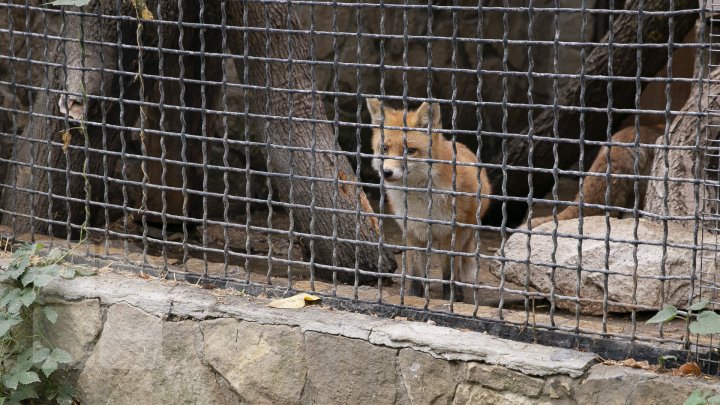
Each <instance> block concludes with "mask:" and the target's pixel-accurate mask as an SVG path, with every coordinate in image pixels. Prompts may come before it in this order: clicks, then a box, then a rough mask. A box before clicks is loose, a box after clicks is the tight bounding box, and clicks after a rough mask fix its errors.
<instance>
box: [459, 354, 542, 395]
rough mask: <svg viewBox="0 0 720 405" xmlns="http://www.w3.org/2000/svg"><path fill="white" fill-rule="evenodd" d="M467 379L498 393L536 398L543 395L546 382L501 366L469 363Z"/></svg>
mask: <svg viewBox="0 0 720 405" xmlns="http://www.w3.org/2000/svg"><path fill="white" fill-rule="evenodd" d="M465 376H466V379H467V380H468V381H471V382H476V383H479V384H480V385H483V386H485V387H488V388H492V389H494V390H497V391H510V392H514V393H517V394H520V395H524V396H528V397H532V398H536V397H538V396H539V395H540V393H542V389H543V384H544V381H543V380H542V379H540V378H534V377H529V376H527V375H524V374H522V373H518V372H516V371H512V370H508V369H506V368H504V367H501V366H495V365H488V364H479V363H468V364H467V367H466V373H465Z"/></svg>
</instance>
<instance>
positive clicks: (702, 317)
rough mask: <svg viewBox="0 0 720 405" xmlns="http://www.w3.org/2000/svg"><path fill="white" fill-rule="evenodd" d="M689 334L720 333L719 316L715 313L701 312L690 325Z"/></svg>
mask: <svg viewBox="0 0 720 405" xmlns="http://www.w3.org/2000/svg"><path fill="white" fill-rule="evenodd" d="M690 333H695V334H698V335H712V334H715V333H720V315H718V314H717V313H715V311H703V312H701V313H699V314H698V316H697V320H696V321H693V322H692V323H691V324H690Z"/></svg>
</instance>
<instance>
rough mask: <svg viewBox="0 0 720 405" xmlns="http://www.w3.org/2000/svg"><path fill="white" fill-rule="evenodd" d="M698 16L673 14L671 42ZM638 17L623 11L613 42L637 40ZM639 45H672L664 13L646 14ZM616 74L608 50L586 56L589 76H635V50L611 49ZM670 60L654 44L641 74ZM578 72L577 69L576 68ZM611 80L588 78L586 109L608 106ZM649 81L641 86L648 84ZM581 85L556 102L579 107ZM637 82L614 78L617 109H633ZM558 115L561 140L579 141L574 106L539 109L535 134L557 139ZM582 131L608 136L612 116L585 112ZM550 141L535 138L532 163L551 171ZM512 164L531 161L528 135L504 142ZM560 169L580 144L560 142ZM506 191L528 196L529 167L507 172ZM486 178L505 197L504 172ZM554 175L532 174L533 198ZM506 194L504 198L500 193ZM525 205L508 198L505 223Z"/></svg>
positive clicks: (658, 6) (496, 210) (656, 3)
mask: <svg viewBox="0 0 720 405" xmlns="http://www.w3.org/2000/svg"><path fill="white" fill-rule="evenodd" d="M638 3H639V1H638V0H631V1H628V2H627V3H626V4H625V9H626V10H637V9H638ZM669 4H670V2H667V1H661V0H647V1H644V8H643V10H644V11H667V10H668V8H669ZM674 4H675V7H674V8H675V9H676V10H683V9H693V8H697V7H698V2H697V1H696V0H681V1H675V2H674ZM696 19H697V14H695V13H689V14H684V15H682V16H675V17H673V19H672V21H673V24H674V30H673V40H674V41H681V40H682V39H683V38H684V37H685V35H686V34H687V33H688V32H689V30H690V29H692V27H693V24H694V22H695V20H696ZM637 24H638V17H637V15H635V14H623V15H619V16H617V15H616V16H615V18H614V22H613V25H612V31H613V43H638V42H639V41H638V37H637V27H638V25H637ZM642 34H643V35H642V40H641V43H658V44H663V43H668V40H669V34H670V29H669V26H668V17H665V16H644V20H643V33H642ZM608 40H609V34H608V35H606V36H605V39H604V42H608ZM612 54H613V59H612V72H609V70H608V60H609V54H608V48H607V47H599V48H595V49H593V50H592V52H590V54H589V55H588V57H587V59H586V61H585V65H586V66H587V68H586V74H587V75H609V76H613V77H618V76H630V77H634V76H635V75H636V74H637V72H636V71H637V63H636V56H637V50H636V49H635V48H617V47H614V48H613V50H612ZM666 63H667V47H663V48H650V49H644V50H643V51H642V72H641V75H642V77H654V76H655V75H656V73H657V72H658V71H659V70H660V69H662V68H663V66H665V65H666ZM578 73H579V72H578ZM607 84H608V82H607V81H606V80H603V79H593V80H590V79H585V80H584V88H585V98H584V104H585V106H586V107H596V108H603V109H606V108H607V106H608V94H607V93H608V89H607ZM645 84H646V83H645V82H644V83H643V84H642V86H643V87H644V86H645ZM582 87H583V85H582V83H581V80H580V79H579V78H578V79H572V80H570V81H568V82H567V84H565V86H564V87H563V88H562V90H561V92H560V94H559V96H558V100H557V104H558V105H559V106H570V107H575V106H580V105H581V103H580V92H581V88H582ZM635 93H636V86H635V81H614V82H613V84H612V107H613V108H614V109H625V108H634V100H635V97H634V96H635ZM556 113H557V136H558V137H559V138H562V139H578V138H579V136H580V129H581V128H580V112H578V111H575V110H557V112H556V111H555V110H554V109H547V110H544V111H543V112H542V113H540V114H539V115H538V116H537V118H535V120H534V136H544V137H553V136H554V129H553V125H554V123H555V116H554V115H555V114H556ZM626 115H627V114H622V113H613V119H612V123H610V125H611V127H612V131H611V133H614V132H615V131H616V130H617V128H618V125H619V124H620V123H621V122H622V121H623V119H624V118H625V117H626ZM584 120H585V123H584V133H585V139H586V140H591V141H605V140H607V127H608V117H607V113H606V112H605V111H602V112H585V118H584ZM554 143H555V142H552V141H537V140H536V141H534V142H533V149H534V151H533V167H534V168H536V169H537V168H543V169H551V168H552V167H553V165H554V157H553V144H554ZM506 150H507V160H506V163H507V165H508V166H522V167H526V166H527V165H528V156H529V151H530V144H529V142H528V141H527V139H526V138H524V137H523V138H513V139H508V140H507V144H506ZM557 151H558V167H559V168H560V169H569V168H570V167H572V166H573V165H574V164H576V163H577V162H578V157H579V147H578V145H577V144H572V143H564V142H562V141H560V142H558V146H557ZM597 151H598V148H597V147H589V146H586V147H585V160H586V162H591V161H592V159H593V158H594V156H595V155H596V154H597ZM502 159H503V157H502V155H499V156H497V157H496V159H494V162H493V163H497V164H500V163H502ZM506 173H507V174H506V176H507V195H508V196H516V197H526V196H527V194H528V192H529V186H528V172H527V171H526V170H510V169H508V170H507V171H506ZM488 176H489V177H490V179H491V182H492V184H493V192H494V193H495V194H496V195H500V196H502V194H501V193H502V183H503V172H502V170H501V169H495V168H492V169H489V170H488ZM553 182H554V181H553V176H552V174H548V173H533V175H532V184H533V191H534V196H535V197H540V198H542V197H543V196H544V195H545V194H546V193H547V192H548V191H550V190H551V188H552V186H553ZM500 198H502V197H500ZM501 206H502V201H501V200H493V204H492V206H491V211H490V213H489V218H488V219H489V221H490V223H499V222H500V220H501V219H502V215H501V211H500V209H501ZM526 210H527V203H526V202H524V201H508V203H507V225H509V226H516V225H517V224H518V223H519V222H520V221H521V220H522V218H523V216H524V215H525V211H526Z"/></svg>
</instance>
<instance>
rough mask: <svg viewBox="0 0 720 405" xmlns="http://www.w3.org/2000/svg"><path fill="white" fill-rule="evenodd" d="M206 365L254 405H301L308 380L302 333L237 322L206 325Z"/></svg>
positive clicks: (204, 343) (286, 327)
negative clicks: (306, 379)
mask: <svg viewBox="0 0 720 405" xmlns="http://www.w3.org/2000/svg"><path fill="white" fill-rule="evenodd" d="M200 329H201V331H202V334H203V342H202V348H203V352H204V359H205V361H206V362H207V363H208V364H209V365H210V366H211V367H212V368H213V369H215V370H216V371H217V372H218V373H219V374H220V375H222V376H223V377H224V378H225V379H226V380H227V381H228V383H229V384H230V385H231V386H232V387H233V389H234V390H235V391H236V392H237V393H238V395H240V397H242V399H243V400H244V401H246V402H248V403H252V404H273V403H275V404H280V403H282V404H297V403H300V395H301V393H302V390H303V385H304V383H305V376H306V373H307V371H306V364H305V356H304V354H303V341H302V334H301V333H300V330H299V328H292V327H289V326H280V325H263V324H259V323H255V322H242V321H238V320H235V319H217V320H210V321H205V322H202V323H201V325H200Z"/></svg>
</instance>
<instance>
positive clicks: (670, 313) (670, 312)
mask: <svg viewBox="0 0 720 405" xmlns="http://www.w3.org/2000/svg"><path fill="white" fill-rule="evenodd" d="M676 316H677V308H675V307H674V306H672V305H671V306H669V307H665V308H663V310H662V311H660V312H658V313H657V314H655V316H653V317H652V318H650V319H648V320H647V321H646V322H645V323H665V322H669V321H672V320H673V319H675V317H676Z"/></svg>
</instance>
